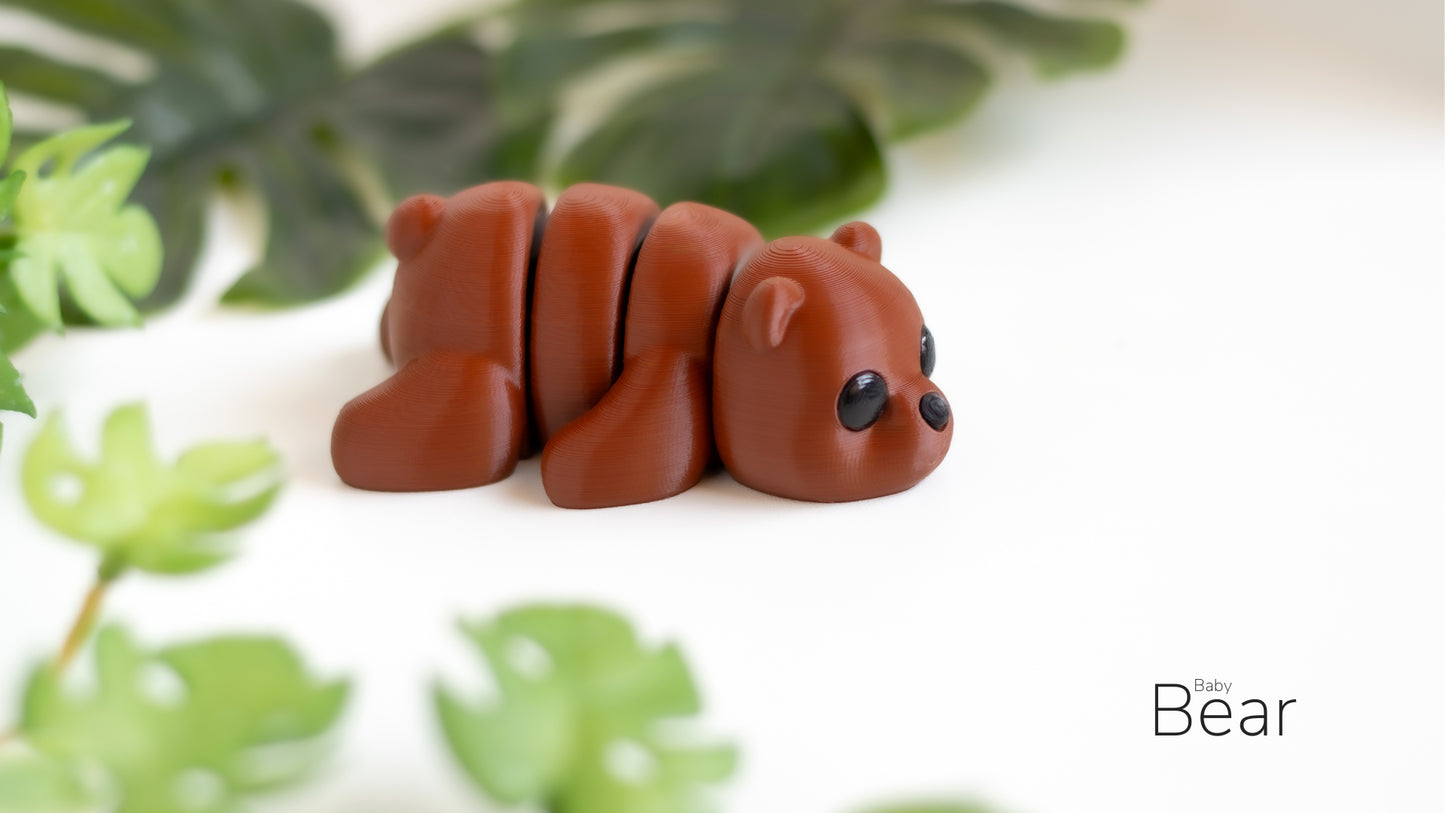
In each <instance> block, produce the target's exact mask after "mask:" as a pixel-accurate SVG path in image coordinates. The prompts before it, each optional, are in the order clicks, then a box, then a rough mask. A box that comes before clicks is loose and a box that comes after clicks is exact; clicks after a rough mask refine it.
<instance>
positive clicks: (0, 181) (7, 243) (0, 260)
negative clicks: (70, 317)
mask: <svg viewBox="0 0 1445 813" xmlns="http://www.w3.org/2000/svg"><path fill="white" fill-rule="evenodd" d="M10 133H11V119H10V101H9V99H8V98H7V97H6V96H5V85H4V83H0V167H4V166H5V156H6V155H7V154H8V153H9V152H10ZM24 181H25V173H24V172H21V171H19V170H17V171H15V172H11V173H10V174H9V175H5V174H3V173H0V289H4V288H7V287H8V282H9V278H8V276H7V275H6V270H7V267H8V263H9V261H10V260H12V259H13V258H14V257H15V253H14V251H13V250H12V248H13V245H14V236H13V235H7V234H6V231H7V229H8V228H9V227H8V226H6V223H7V222H8V221H9V219H10V210H11V207H12V205H13V204H14V202H15V198H16V196H17V195H19V194H20V185H21V184H22V183H24ZM11 307H14V305H13V303H12V305H11ZM8 314H10V310H9V309H7V308H6V307H5V300H4V297H3V295H0V412H20V413H24V414H26V415H29V416H30V417H32V418H33V417H35V404H34V403H33V402H32V401H31V400H30V396H29V395H27V394H26V392H25V387H24V386H22V385H21V383H20V372H19V371H18V370H16V369H15V365H14V364H11V363H10V359H9V358H8V357H7V356H6V354H7V353H8V352H9V351H10V349H11V348H10V347H9V345H8V344H7V342H6V341H5V335H6V333H7V332H9V331H7V327H8V326H9V324H10V323H11V322H12V320H10V319H7V318H6V317H7V315H8ZM21 329H22V330H29V329H30V328H29V326H25V327H22V328H21ZM4 442H5V427H4V426H3V425H0V445H3V444H4Z"/></svg>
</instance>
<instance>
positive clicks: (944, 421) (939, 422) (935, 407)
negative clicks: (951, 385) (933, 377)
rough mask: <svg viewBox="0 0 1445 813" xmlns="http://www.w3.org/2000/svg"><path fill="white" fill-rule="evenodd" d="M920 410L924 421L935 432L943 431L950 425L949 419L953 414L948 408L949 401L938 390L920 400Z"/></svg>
mask: <svg viewBox="0 0 1445 813" xmlns="http://www.w3.org/2000/svg"><path fill="white" fill-rule="evenodd" d="M918 412H919V414H921V415H922V416H923V422H924V423H926V424H928V425H929V426H930V427H932V428H933V430H934V431H935V432H942V431H943V430H944V428H946V427H947V426H948V419H949V416H950V415H951V414H952V413H950V411H949V409H948V401H947V400H946V399H945V398H944V397H943V396H942V395H940V394H939V393H936V392H930V393H928V394H926V395H924V396H923V397H922V398H920V399H919V400H918Z"/></svg>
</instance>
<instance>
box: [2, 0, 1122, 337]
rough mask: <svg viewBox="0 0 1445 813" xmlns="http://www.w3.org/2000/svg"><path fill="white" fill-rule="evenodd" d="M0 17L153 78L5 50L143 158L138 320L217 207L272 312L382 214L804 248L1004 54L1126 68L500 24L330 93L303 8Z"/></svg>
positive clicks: (1036, 49)
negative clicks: (580, 197) (673, 229)
mask: <svg viewBox="0 0 1445 813" xmlns="http://www.w3.org/2000/svg"><path fill="white" fill-rule="evenodd" d="M0 6H12V7H15V8H19V9H23V10H26V11H28V12H30V13H33V14H36V15H39V16H41V17H45V18H48V19H50V20H51V21H53V22H56V23H59V24H61V25H63V26H67V27H69V28H72V29H74V30H76V31H78V32H82V33H85V34H89V35H92V36H96V37H101V38H103V39H106V40H110V41H113V42H116V43H119V44H121V45H123V46H126V47H128V48H130V49H133V50H134V51H136V52H138V53H140V54H142V55H143V56H144V57H145V58H146V59H147V60H149V62H150V63H151V65H150V67H151V70H150V72H149V74H148V78H144V79H141V80H139V81H133V80H130V79H125V78H120V77H117V76H114V75H110V74H107V73H103V72H100V71H97V70H95V69H92V68H89V67H83V66H80V65H77V64H73V63H71V62H67V61H65V60H63V59H59V58H56V57H55V56H52V55H45V54H40V53H37V52H34V51H32V50H30V49H28V48H26V47H24V46H20V45H10V46H0V77H3V78H4V79H5V80H6V81H8V82H10V83H11V85H12V86H13V88H14V89H16V90H17V91H20V92H24V93H27V94H29V95H31V96H34V97H37V98H40V99H43V100H46V101H50V102H55V103H59V104H61V105H68V106H72V107H75V108H79V109H80V110H81V111H83V112H84V113H85V115H86V116H87V117H88V118H89V119H90V120H92V121H103V120H110V119H115V118H119V117H122V116H125V117H130V118H133V119H134V121H135V126H134V128H133V130H132V131H131V132H130V133H129V134H128V136H127V138H128V139H130V140H133V141H135V142H138V143H141V144H145V145H148V146H149V147H150V148H151V149H152V160H151V164H150V166H149V168H148V170H147V171H146V173H145V175H144V176H142V178H141V179H140V182H139V185H138V187H137V189H136V197H137V199H138V200H139V201H140V202H142V203H143V204H145V205H146V206H147V207H149V208H150V210H151V212H152V213H153V214H154V215H155V217H156V219H157V220H158V221H159V223H160V228H161V232H162V234H163V235H164V237H165V239H166V246H167V252H166V257H165V265H164V268H163V271H162V274H161V278H160V283H159V285H158V286H157V287H156V289H155V291H154V292H153V293H152V294H151V295H150V296H149V297H148V298H147V299H146V300H145V302H144V303H143V306H144V307H146V308H153V307H157V306H163V305H166V304H169V303H171V302H174V301H175V300H176V299H177V298H178V297H179V296H180V295H181V294H182V293H183V291H184V290H185V288H186V285H187V282H188V281H189V278H190V275H191V272H192V269H193V266H194V265H195V262H196V259H197V257H198V256H199V252H200V249H201V246H202V242H203V238H204V223H205V212H206V203H207V201H208V199H209V196H210V194H211V192H212V191H213V190H214V189H215V188H216V187H217V186H218V184H223V185H227V186H231V185H236V186H240V187H241V188H243V189H245V190H247V191H249V192H251V193H254V194H256V195H258V196H259V198H260V199H261V200H263V201H264V203H265V207H264V210H265V212H266V221H267V239H266V244H265V248H264V250H263V252H262V258H261V260H260V262H259V263H258V264H257V265H256V266H255V267H254V268H252V269H250V270H249V271H248V272H247V273H246V274H245V275H244V276H243V277H242V278H241V279H240V281H239V282H238V283H236V285H235V286H234V287H233V288H232V289H231V290H230V291H229V292H228V294H227V295H226V298H227V299H228V300H230V301H233V302H246V303H254V304H266V305H281V304H294V303H301V302H309V301H313V300H315V299H318V298H321V297H325V296H327V295H330V294H333V293H335V292H337V291H340V290H342V289H344V288H345V287H346V286H347V285H348V284H350V283H351V282H352V281H354V280H355V279H357V278H358V277H359V276H360V275H361V274H362V273H363V272H364V271H366V270H367V269H368V268H369V267H370V266H371V265H372V264H373V261H374V260H377V259H378V258H379V256H380V254H381V250H382V244H381V241H380V238H379V232H378V228H377V226H378V221H379V220H380V219H381V217H382V216H383V215H384V214H385V209H386V208H387V207H388V206H389V205H391V204H392V203H394V202H395V201H396V200H398V199H399V198H400V197H402V196H404V195H407V194H411V193H413V192H418V191H432V192H438V193H442V194H447V193H450V192H451V191H454V190H456V189H459V188H462V187H465V186H470V185H472V184H475V183H480V182H482V181H486V180H494V179H498V178H522V179H528V180H534V181H539V182H542V183H544V184H548V185H551V186H554V187H556V186H561V185H566V184H571V183H574V182H578V181H583V180H591V181H601V182H605V183H614V184H619V185H622V186H628V187H632V188H636V189H640V190H642V191H644V192H646V193H648V194H649V195H651V196H652V197H654V198H655V199H657V200H658V201H659V202H660V203H662V204H667V203H672V202H675V201H678V200H684V199H687V200H698V201H702V202H705V203H710V204H713V205H715V206H719V207H721V208H724V209H728V210H730V211H733V212H735V213H737V214H739V215H742V216H743V217H746V218H748V219H750V220H752V221H753V222H754V223H756V224H757V225H758V226H759V227H760V228H762V230H763V231H764V232H765V233H767V234H769V235H772V236H776V235H779V234H782V233H785V232H802V231H810V230H815V229H817V228H820V227H822V226H824V225H827V224H828V223H829V222H830V221H834V220H837V219H838V218H841V217H843V216H844V215H847V214H850V213H853V212H855V211H857V210H859V209H861V208H863V207H865V206H867V205H868V204H869V203H871V202H872V201H874V200H876V199H877V198H878V196H879V195H881V194H882V192H883V190H884V188H885V184H886V174H885V168H884V164H885V162H884V160H883V152H882V150H883V147H884V145H886V143H887V142H889V141H892V140H897V139H902V138H907V137H910V136H913V135H917V134H919V133H922V132H927V131H929V130H932V129H935V128H938V127H942V126H945V125H948V124H950V123H952V122H955V121H957V120H958V119H960V118H962V117H964V116H966V115H967V114H968V113H969V112H970V111H972V110H973V109H974V108H975V107H976V106H977V104H978V103H979V101H980V100H981V99H982V98H983V96H984V95H985V93H986V91H987V89H988V87H989V85H990V82H991V76H992V74H993V73H994V66H995V65H996V64H997V63H998V61H999V60H1000V59H1001V58H1006V57H1007V56H1008V54H1009V53H1010V52H1015V53H1017V54H1021V55H1022V56H1023V57H1024V58H1027V59H1029V60H1031V61H1032V62H1033V64H1034V65H1035V66H1036V68H1037V70H1038V72H1039V73H1041V74H1043V75H1045V76H1059V75H1063V74H1066V73H1070V72H1073V71H1081V70H1092V69H1098V68H1102V67H1105V66H1107V65H1110V64H1112V63H1113V62H1114V61H1115V59H1117V57H1118V55H1119V53H1120V50H1121V48H1122V45H1123V33H1122V30H1121V29H1120V28H1119V26H1118V25H1116V24H1115V23H1113V22H1109V21H1104V20H1097V19H1080V18H1075V17H1072V16H1067V15H1058V14H1054V13H1049V12H1043V11H1038V10H1034V9H1032V8H1030V7H1029V6H1027V5H1023V4H1017V3H1006V2H969V1H968V0H865V1H864V2H859V0H787V2H778V0H697V1H696V2H687V3H677V2H663V0H515V2H513V3H511V4H510V5H508V6H505V7H504V8H503V9H502V10H500V11H499V12H494V11H488V12H485V13H482V15H481V19H483V20H484V21H486V23H487V25H488V26H489V27H488V28H487V30H488V31H490V32H493V33H495V32H496V31H501V32H502V35H501V36H500V37H496V36H494V37H490V38H488V39H487V41H488V42H491V43H494V44H492V45H490V46H488V47H486V48H484V47H482V46H480V45H478V44H477V42H475V41H474V38H473V37H472V36H471V34H470V33H469V32H468V31H466V30H464V29H461V28H448V29H445V30H441V31H438V32H436V33H434V34H432V35H430V36H428V37H426V38H424V39H422V40H420V41H418V42H415V43H412V44H410V45H406V46H404V47H402V48H401V49H400V50H398V51H396V52H394V53H392V54H391V55H389V56H386V57H384V58H382V59H381V60H379V61H377V62H376V63H374V64H372V65H370V66H368V67H366V68H364V69H362V70H359V71H349V70H348V69H347V68H346V66H345V65H343V64H342V60H341V59H340V57H339V55H338V53H337V44H336V35H335V32H334V30H333V28H332V26H331V25H330V23H329V22H328V21H327V20H326V19H325V18H324V17H323V16H322V15H321V14H320V13H319V12H317V11H315V10H313V9H311V8H310V7H308V6H306V5H304V4H302V3H301V2H299V1H298V0H252V1H251V2H247V3H230V2H221V1H220V0H116V1H115V2H98V0H59V2H57V1H56V0H0ZM579 113H584V114H586V115H585V116H583V119H584V121H582V122H581V124H580V126H578V127H575V128H573V129H572V130H569V128H568V126H566V124H567V122H568V121H569V117H575V116H576V114H579ZM587 116H590V117H591V118H590V120H587ZM23 135H24V137H25V138H26V139H27V140H33V138H34V137H35V136H36V134H34V133H27V134H23ZM3 296H4V292H3V291H0V298H3ZM67 317H68V318H70V319H72V320H75V319H83V318H84V316H83V314H79V313H73V312H67ZM12 332H13V331H12Z"/></svg>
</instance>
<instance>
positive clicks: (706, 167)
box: [558, 72, 884, 235]
mask: <svg viewBox="0 0 1445 813" xmlns="http://www.w3.org/2000/svg"><path fill="white" fill-rule="evenodd" d="M760 79H762V81H759V80H760ZM558 172H559V178H560V180H561V182H562V183H567V184H571V183H577V182H580V181H585V180H592V181H600V182H603V183H613V184H618V185H622V186H630V187H632V188H635V189H638V190H641V191H643V192H646V193H647V194H649V195H651V196H652V197H653V198H654V199H656V200H657V201H659V202H660V203H664V202H668V203H670V202H673V201H679V200H698V201H706V202H707V203H709V204H711V205H714V206H717V207H719V208H721V209H725V210H727V211H730V212H735V213H738V214H740V215H742V216H744V217H747V218H749V219H750V220H752V221H753V222H754V223H756V224H758V225H760V226H761V227H763V228H764V229H765V230H766V231H768V232H769V233H770V234H774V235H777V234H783V233H788V232H793V231H802V230H807V229H811V228H815V227H816V226H817V225H818V224H819V223H823V222H826V221H828V220H829V219H831V218H834V217H837V216H839V215H841V214H843V213H846V212H851V211H855V210H857V209H861V208H862V207H864V206H866V205H868V204H869V203H871V202H872V201H873V200H874V199H876V198H877V197H878V196H879V195H880V194H882V192H883V186H884V176H883V157H882V154H881V152H880V151H879V144H878V141H877V140H876V139H875V137H874V135H873V132H872V130H871V129H870V127H869V125H868V123H867V121H865V120H864V119H863V117H862V111H861V110H859V109H858V108H857V107H856V106H855V105H854V104H853V102H852V101H851V100H850V99H849V98H848V97H847V96H846V95H845V94H843V93H842V92H840V91H838V90H837V89H836V88H834V87H832V86H831V85H829V84H827V83H825V82H821V81H808V80H805V81H792V82H787V83H776V82H772V81H768V80H767V79H766V78H765V77H757V76H753V75H750V74H747V73H746V72H741V73H739V74H723V73H716V74H715V73H708V74H701V75H695V76H689V77H685V78H682V79H679V80H677V81H675V82H673V83H671V84H668V85H663V86H660V87H648V88H646V89H645V90H644V91H642V92H641V93H639V94H638V95H637V96H636V97H634V98H633V99H631V100H629V101H628V102H626V103H624V104H623V105H622V106H621V108H620V109H618V110H617V111H615V112H614V113H613V114H612V116H611V117H610V118H609V119H608V121H607V122H606V123H604V124H603V125H602V126H601V127H600V128H598V129H597V130H596V131H594V132H593V133H592V134H591V135H589V136H588V137H587V138H586V139H585V140H584V141H583V142H582V143H581V144H579V145H578V146H577V147H576V148H574V149H573V150H572V151H571V152H570V153H568V154H567V155H566V156H565V157H564V158H563V159H562V162H561V165H560V167H559V169H558Z"/></svg>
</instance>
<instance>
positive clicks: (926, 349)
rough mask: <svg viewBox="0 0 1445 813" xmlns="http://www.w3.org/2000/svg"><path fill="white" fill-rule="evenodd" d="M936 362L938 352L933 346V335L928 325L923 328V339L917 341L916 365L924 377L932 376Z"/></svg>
mask: <svg viewBox="0 0 1445 813" xmlns="http://www.w3.org/2000/svg"><path fill="white" fill-rule="evenodd" d="M937 362H938V351H937V350H936V349H934V346H933V334H932V333H929V332H928V325H924V326H923V337H922V338H921V339H919V340H918V365H919V366H920V367H922V368H923V374H924V375H925V376H929V375H933V365H934V364H935V363H937Z"/></svg>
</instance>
